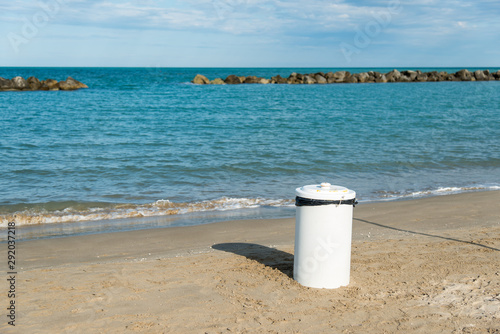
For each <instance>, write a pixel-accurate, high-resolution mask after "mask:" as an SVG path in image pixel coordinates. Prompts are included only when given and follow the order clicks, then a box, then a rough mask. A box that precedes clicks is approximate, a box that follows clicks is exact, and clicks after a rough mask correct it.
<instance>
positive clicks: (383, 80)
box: [375, 74, 387, 83]
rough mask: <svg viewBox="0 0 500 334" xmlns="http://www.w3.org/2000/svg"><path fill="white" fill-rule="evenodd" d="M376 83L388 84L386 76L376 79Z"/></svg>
mask: <svg viewBox="0 0 500 334" xmlns="http://www.w3.org/2000/svg"><path fill="white" fill-rule="evenodd" d="M375 82H377V83H386V82H387V78H386V77H385V74H382V75H381V76H379V77H378V78H375Z"/></svg>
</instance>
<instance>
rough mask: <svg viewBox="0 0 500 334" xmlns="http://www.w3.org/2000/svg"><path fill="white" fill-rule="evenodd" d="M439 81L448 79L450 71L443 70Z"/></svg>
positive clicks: (439, 74)
mask: <svg viewBox="0 0 500 334" xmlns="http://www.w3.org/2000/svg"><path fill="white" fill-rule="evenodd" d="M438 76H439V81H446V80H447V79H448V73H447V72H445V71H441V72H439V73H438Z"/></svg>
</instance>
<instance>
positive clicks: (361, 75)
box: [358, 72, 370, 83]
mask: <svg viewBox="0 0 500 334" xmlns="http://www.w3.org/2000/svg"><path fill="white" fill-rule="evenodd" d="M368 80H370V75H369V74H368V73H365V72H363V73H359V74H358V82H360V83H364V82H368Z"/></svg>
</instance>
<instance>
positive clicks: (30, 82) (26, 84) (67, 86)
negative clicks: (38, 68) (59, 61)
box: [0, 77, 89, 92]
mask: <svg viewBox="0 0 500 334" xmlns="http://www.w3.org/2000/svg"><path fill="white" fill-rule="evenodd" d="M80 88H89V87H88V86H87V85H86V84H83V83H81V82H80V81H78V80H75V79H73V78H72V77H68V79H66V80H64V81H59V82H57V81H56V80H54V79H47V80H42V81H40V80H38V79H37V78H35V77H29V78H28V79H24V78H23V77H15V78H12V79H5V78H2V77H0V92H2V91H3V92H5V91H37V90H77V89H80Z"/></svg>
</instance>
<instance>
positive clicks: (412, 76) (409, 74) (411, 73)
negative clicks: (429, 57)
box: [401, 71, 418, 81]
mask: <svg viewBox="0 0 500 334" xmlns="http://www.w3.org/2000/svg"><path fill="white" fill-rule="evenodd" d="M401 74H403V75H405V76H407V77H408V78H410V81H415V79H416V78H417V75H418V73H417V72H415V71H403V72H401Z"/></svg>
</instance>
